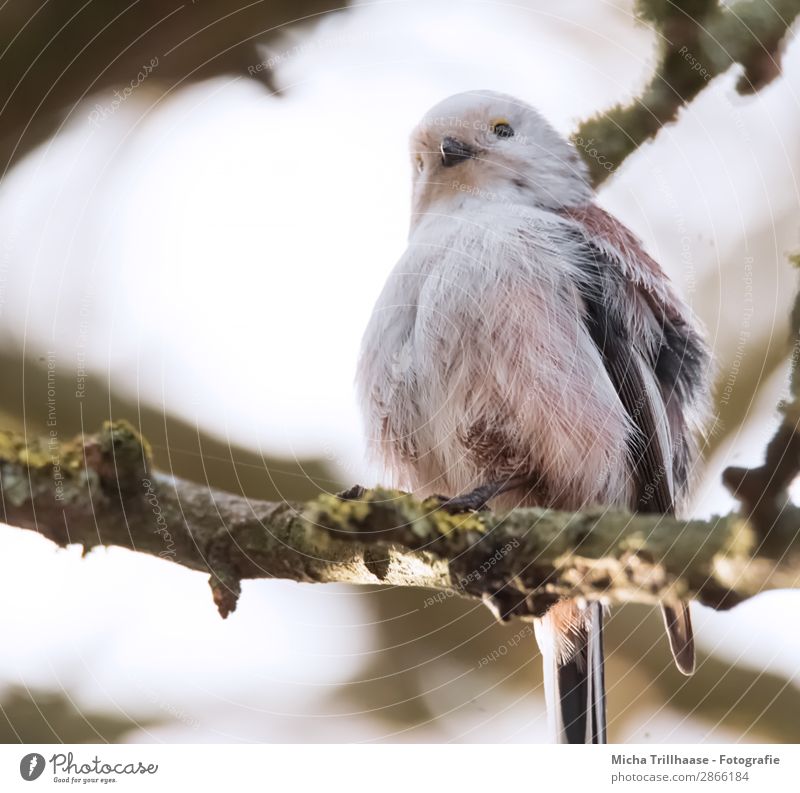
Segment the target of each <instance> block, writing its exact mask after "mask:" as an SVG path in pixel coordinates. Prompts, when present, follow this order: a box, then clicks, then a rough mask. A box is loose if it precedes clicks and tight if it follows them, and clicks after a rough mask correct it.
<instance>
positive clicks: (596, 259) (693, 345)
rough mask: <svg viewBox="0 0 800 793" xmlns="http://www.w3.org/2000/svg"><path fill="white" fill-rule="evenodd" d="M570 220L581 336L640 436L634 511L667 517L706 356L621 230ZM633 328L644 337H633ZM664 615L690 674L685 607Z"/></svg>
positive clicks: (585, 216)
mask: <svg viewBox="0 0 800 793" xmlns="http://www.w3.org/2000/svg"><path fill="white" fill-rule="evenodd" d="M567 215H568V216H570V213H567ZM572 216H573V217H572V219H575V220H577V221H578V222H577V224H576V226H575V227H573V233H574V234H575V236H576V240H575V241H576V242H577V244H578V245H579V246H580V247H581V249H582V250H581V256H580V257H579V259H580V261H581V268H582V270H583V271H584V272H582V274H581V281H582V282H581V284H580V286H581V291H582V294H583V297H584V302H585V306H586V315H585V322H586V327H587V329H588V331H589V334H590V335H591V337H592V339H593V341H594V343H595V344H596V345H597V348H598V350H599V351H600V353H601V355H602V357H603V362H604V365H605V367H606V371H607V372H608V375H609V377H610V379H611V381H612V382H613V384H614V387H615V388H616V390H617V393H618V394H619V398H620V401H621V402H622V404H623V406H624V407H625V410H626V411H627V413H628V415H629V416H630V418H631V420H632V422H633V424H634V426H635V428H636V430H637V433H636V435H635V436H634V437H633V438H632V440H631V442H630V459H631V467H632V475H633V478H634V481H635V483H636V487H635V498H634V501H635V503H633V504H631V507H632V508H633V509H635V510H637V511H640V512H656V513H674V511H675V497H676V494H677V492H679V491H681V490H683V489H684V488H685V486H686V483H687V479H688V475H689V466H690V463H691V460H692V458H693V456H694V455H693V439H692V434H691V427H690V426H689V422H688V419H687V415H688V413H689V410H690V409H691V407H692V405H693V403H695V404H697V403H700V404H702V403H703V402H704V400H705V398H706V393H705V390H706V387H707V379H708V378H707V368H708V364H709V356H708V353H707V351H706V347H705V345H704V343H703V340H702V339H701V338H700V336H699V334H698V333H697V331H696V330H695V329H694V328H693V327H692V325H691V324H690V322H689V321H688V320H687V319H686V316H685V315H684V313H683V311H682V306H681V305H680V303H679V302H678V301H677V299H676V298H674V296H673V295H672V293H671V290H669V287H667V286H665V279H664V278H663V277H662V276H661V271H660V269H659V267H658V265H657V264H656V263H655V262H654V261H653V260H652V259H651V258H650V257H649V256H648V255H647V254H646V253H645V252H644V251H643V250H642V249H641V246H640V245H639V243H638V241H636V240H635V239H634V238H633V236H632V235H631V234H630V232H628V230H627V229H625V227H624V226H622V225H621V224H619V223H618V222H617V221H615V220H614V219H613V218H612V217H611V216H610V215H608V214H607V213H605V212H603V211H602V210H599V209H598V208H596V207H592V208H588V209H584V210H583V211H582V212H581V213H579V214H578V216H577V217H576V216H575V213H572ZM587 229H588V230H589V232H591V231H592V229H594V231H595V236H594V237H590V236H587V235H586V231H587ZM620 241H621V244H619V243H620ZM615 251H616V255H615V253H614V252H615ZM631 301H632V302H631ZM637 328H638V330H639V331H640V333H642V335H644V334H645V333H646V335H647V338H644V339H643V338H637V332H636V329H637ZM648 380H649V381H650V382H651V383H652V384H653V385H654V386H655V393H653V389H651V388H648ZM662 613H663V616H664V624H665V627H666V630H667V636H668V638H669V644H670V649H671V651H672V655H673V658H674V659H675V664H676V665H677V667H678V669H679V670H680V671H681V672H683V673H684V674H687V675H688V674H691V673H692V672H693V671H694V656H695V652H694V637H693V633H692V622H691V614H690V612H689V607H688V605H687V604H686V603H683V602H676V603H664V604H662Z"/></svg>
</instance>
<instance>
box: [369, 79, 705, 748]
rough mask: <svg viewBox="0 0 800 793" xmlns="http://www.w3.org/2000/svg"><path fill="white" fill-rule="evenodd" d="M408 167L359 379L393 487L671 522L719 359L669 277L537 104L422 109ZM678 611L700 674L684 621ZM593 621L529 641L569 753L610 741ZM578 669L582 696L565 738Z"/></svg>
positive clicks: (484, 99) (683, 642)
mask: <svg viewBox="0 0 800 793" xmlns="http://www.w3.org/2000/svg"><path fill="white" fill-rule="evenodd" d="M411 154H412V165H413V170H414V190H413V206H412V218H411V229H410V234H409V244H408V249H407V250H406V252H405V254H404V255H403V256H402V258H401V259H400V261H399V262H398V263H397V265H396V266H395V268H394V270H393V271H392V273H391V275H390V276H389V279H388V281H387V283H386V286H385V288H384V290H383V292H382V294H381V296H380V298H379V300H378V302H377V304H376V306H375V309H374V312H373V314H372V318H371V320H370V322H369V325H368V327H367V330H366V333H365V335H364V341H363V348H362V354H361V359H360V362H359V368H358V375H357V386H358V394H359V399H360V402H361V405H362V409H363V413H364V417H365V421H366V428H367V433H368V436H369V440H370V445H371V448H372V450H373V452H374V453H375V454H377V456H378V457H379V458H380V459H381V460H382V461H383V463H384V464H385V465H386V467H387V470H388V473H389V475H390V476H391V478H392V481H393V483H394V484H395V485H396V486H399V487H405V488H408V489H411V490H413V491H414V492H416V493H418V494H420V495H431V494H440V495H444V496H458V495H461V494H465V493H468V492H469V491H472V490H474V489H475V488H477V487H482V486H486V485H495V484H496V485H497V487H496V492H497V495H496V496H495V498H494V499H493V500H492V502H491V503H492V505H493V506H495V507H515V506H522V505H540V506H550V507H556V508H563V509H572V510H577V509H581V508H583V507H585V506H587V505H591V504H603V505H609V506H622V507H628V508H630V509H640V510H644V511H652V512H668V511H671V510H673V509H674V505H675V501H676V499H677V498H678V497H679V496H680V495H681V493H682V492H683V491H684V490H685V484H686V482H687V480H688V478H689V474H690V470H691V467H692V465H693V464H694V460H695V451H694V450H695V444H694V441H693V432H692V427H693V422H694V417H695V416H697V415H700V414H701V413H702V410H703V408H704V404H705V399H706V396H707V362H708V356H707V353H706V350H705V347H704V345H703V343H702V340H701V338H700V336H699V334H698V332H697V330H696V328H695V325H694V322H693V320H692V318H691V315H690V313H689V312H688V310H687V309H686V307H685V306H684V304H683V303H682V302H681V301H680V300H679V299H678V298H677V297H676V295H675V293H674V292H673V290H672V288H671V287H670V285H669V282H668V280H667V279H666V277H665V276H664V274H663V272H662V271H661V269H660V268H659V267H658V265H657V264H656V263H655V262H654V261H653V260H652V259H651V258H650V257H649V256H648V255H647V254H646V253H645V252H644V251H643V249H642V248H641V246H640V245H639V243H638V241H637V240H636V239H635V238H634V237H633V235H632V234H631V233H630V232H629V231H628V230H627V229H626V228H625V227H624V226H623V225H622V224H620V223H619V222H618V221H616V220H615V219H614V218H613V217H611V216H610V215H608V214H607V213H605V212H604V211H603V210H601V209H600V208H599V207H598V206H597V205H596V204H594V203H593V192H592V190H591V187H590V186H589V184H588V181H587V178H586V169H585V166H584V164H583V162H582V161H581V159H580V158H579V157H578V155H577V154H576V152H575V151H574V149H573V147H572V146H571V145H570V144H569V143H568V142H567V141H566V140H564V139H563V138H562V137H561V136H560V135H558V134H557V133H556V132H555V130H553V129H552V127H550V125H549V124H548V123H547V122H546V121H545V120H544V119H543V118H542V117H541V116H540V115H539V113H537V112H536V111H535V110H534V109H533V108H530V107H529V106H527V105H525V104H524V103H521V102H518V101H516V100H514V99H512V98H510V97H507V96H505V95H501V94H496V93H493V92H487V91H480V92H471V93H468V94H460V95H457V96H455V97H451V98H450V99H447V100H445V101H444V102H442V103H440V104H439V105H437V106H436V107H434V108H433V109H432V110H431V111H429V113H428V114H427V115H426V116H425V118H424V119H423V120H422V122H421V123H420V124H419V125H418V126H417V128H416V129H415V130H414V132H413V134H412V137H411ZM668 613H669V614H670V621H669V626H670V636H671V640H672V643H673V650H674V652H675V655H676V660H677V661H678V663H679V666H681V667H682V668H684V670H686V671H688V670H689V668H690V667H691V663H693V646H692V644H691V630H690V623H689V617H688V611H687V610H685V609H684V608H683V607H682V606H681V605H680V604H675V605H674V607H673V608H672V609H671V610H670V611H669V612H668ZM601 623H602V615H601V612H600V609H599V606H598V607H597V608H595V607H588V608H579V607H578V606H576V605H575V604H574V603H561V604H558V605H557V606H556V607H554V608H553V609H551V611H550V612H549V614H548V615H547V617H546V619H545V622H544V623H543V624H542V625H539V626H538V627H537V635H538V636H539V637H540V645H541V646H542V650H543V651H545V650H546V651H548V652H549V658H547V659H546V667H547V668H548V669H549V672H550V674H551V680H550V683H549V687H550V694H551V697H550V698H551V700H552V701H551V704H552V705H553V706H554V707H556V708H557V709H559V702H561V703H562V706H563V707H561V708H560V709H559V710H560V713H559V714H558V718H556V717H555V716H553V724H554V725H555V726H558V725H561V726H560V727H558V730H557V732H558V735H557V738H559V739H561V740H582V739H581V738H579V737H578V738H576V735H578V734H580V735H584V736H585V737H588V738H589V739H590V740H595V741H600V740H603V739H604V732H605V726H604V724H603V723H602V720H603V716H602V659H601V657H600V656H599V652H600V648H601V647H602V643H601ZM543 631H547V635H548V636H551V637H552V641H546V640H544V639H543V638H541V637H542V636H543ZM598 659H599V661H598ZM690 660H691V663H690ZM598 662H599V667H598ZM570 665H571V667H570ZM565 670H566V671H565ZM593 670H594V671H593ZM567 673H569V675H573V677H574V676H575V675H577V678H576V679H577V680H578V684H577V685H578V687H580V688H581V691H580V692H579V694H580V696H579V698H583V701H584V702H583V706H582V707H583V711H584V712H583V715H580V716H579V718H580V719H581V721H580V724H579V725H578V726H579V729H578V728H576V730H575V731H573V732H570V730H569V729H567V726H565V724H564V718H565V717H566V716H565V714H566V715H569V713H570V708H572V709H573V710H574V702H572V703H571V704H570V703H568V702H567V700H568V699H569V698H570V697H569V696H568V695H567V694H565V693H564V691H563V690H562V691H561V692H560V693H558V692H559V680H558V675H561V686H562V688H563V686H564V684H565V683H564V681H565V680H567V677H568V676H569V675H567ZM552 675H555V677H552ZM565 675H567V677H565ZM584 678H585V679H584ZM570 679H572V678H570ZM598 686H600V688H598ZM554 692H555V693H554ZM554 697H555V699H554ZM587 697H588V701H586V698H587ZM559 698H560V699H559ZM573 699H574V697H573ZM562 700H563V701H562ZM564 703H566V704H564ZM580 710H581V709H580V708H578V711H579V712H580ZM598 714H600V715H598ZM551 715H552V714H551ZM576 718H578V717H576ZM598 719H599V722H598Z"/></svg>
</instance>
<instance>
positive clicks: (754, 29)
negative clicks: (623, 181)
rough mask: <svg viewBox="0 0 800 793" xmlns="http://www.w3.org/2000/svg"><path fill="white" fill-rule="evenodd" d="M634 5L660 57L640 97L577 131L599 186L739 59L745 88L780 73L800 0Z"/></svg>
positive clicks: (654, 0) (651, 0) (644, 1)
mask: <svg viewBox="0 0 800 793" xmlns="http://www.w3.org/2000/svg"><path fill="white" fill-rule="evenodd" d="M636 12H637V16H638V17H639V18H640V19H641V20H642V21H644V22H645V23H647V24H648V25H650V26H652V28H653V29H654V30H655V32H656V35H657V36H658V42H657V46H658V48H659V61H658V65H657V66H656V69H655V72H654V73H653V77H652V78H651V80H650V82H649V84H648V85H647V86H646V87H645V89H644V91H643V92H642V94H641V96H638V97H636V98H635V99H633V100H631V101H630V102H629V103H627V104H619V105H617V106H616V107H613V108H611V109H610V110H609V111H607V112H604V113H601V114H599V115H597V116H594V117H593V118H590V119H588V120H586V121H584V122H583V123H582V124H581V125H580V127H579V128H578V130H577V132H576V133H575V135H574V136H573V140H574V141H575V144H576V146H577V147H578V150H579V151H580V152H581V155H582V156H583V158H584V160H585V161H586V164H587V165H588V166H589V171H590V173H591V175H592V179H593V181H594V183H595V185H599V184H600V183H601V182H602V181H603V180H604V179H605V178H606V177H607V176H609V174H611V173H613V172H614V171H615V170H616V169H617V168H618V167H619V166H620V165H621V164H622V162H623V161H624V160H625V158H626V157H627V156H628V155H630V154H632V153H633V152H634V151H636V149H637V148H639V146H641V145H642V143H644V142H645V141H647V140H649V139H650V138H652V137H654V136H655V134H656V133H657V132H658V131H659V130H660V129H661V127H663V126H664V125H665V124H668V123H670V122H672V121H675V120H676V119H677V117H678V113H679V111H680V109H681V108H682V107H683V106H684V105H686V104H688V103H689V102H690V101H691V100H692V99H694V98H695V96H697V94H699V93H700V91H702V90H703V88H705V87H706V86H707V85H708V83H709V82H710V81H711V80H712V79H713V78H714V77H717V76H718V75H720V74H722V73H723V72H725V71H727V70H728V69H729V68H730V67H731V66H732V65H733V64H740V65H741V66H742V74H741V77H740V78H739V81H738V84H737V86H736V87H737V90H738V92H739V93H740V94H748V93H754V92H755V91H758V90H759V89H761V88H763V87H764V86H765V85H767V84H768V83H769V82H771V81H772V80H773V79H774V78H775V77H777V76H778V74H780V60H781V54H782V50H783V47H784V41H785V38H786V36H787V31H788V29H789V27H790V26H791V25H792V23H793V21H794V19H795V18H796V17H797V15H798V14H800V0H773V1H772V2H770V3H765V2H763V0H740V2H735V3H732V4H730V5H725V4H722V3H720V2H718V0H700V2H692V3H681V2H664V1H663V0H639V1H638V3H637V5H636Z"/></svg>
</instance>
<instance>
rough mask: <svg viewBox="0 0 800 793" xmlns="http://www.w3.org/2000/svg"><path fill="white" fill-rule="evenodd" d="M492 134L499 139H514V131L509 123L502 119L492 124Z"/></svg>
mask: <svg viewBox="0 0 800 793" xmlns="http://www.w3.org/2000/svg"><path fill="white" fill-rule="evenodd" d="M492 132H494V134H495V135H497V137H498V138H513V137H514V130H513V129H512V127H511V124H509V123H508V121H506V120H505V119H500V120H498V121H493V122H492Z"/></svg>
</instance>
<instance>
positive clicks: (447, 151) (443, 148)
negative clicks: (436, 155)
mask: <svg viewBox="0 0 800 793" xmlns="http://www.w3.org/2000/svg"><path fill="white" fill-rule="evenodd" d="M439 151H440V152H441V153H442V165H444V167H445V168H450V167H452V166H453V165H458V164H459V163H460V162H463V161H464V160H469V159H470V158H471V157H474V156H475V150H474V149H471V148H470V147H469V146H467V144H466V143H462V142H461V141H460V140H458V139H456V138H451V137H449V136H448V137H446V138H442V143H441V145H440V146H439Z"/></svg>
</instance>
